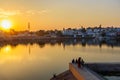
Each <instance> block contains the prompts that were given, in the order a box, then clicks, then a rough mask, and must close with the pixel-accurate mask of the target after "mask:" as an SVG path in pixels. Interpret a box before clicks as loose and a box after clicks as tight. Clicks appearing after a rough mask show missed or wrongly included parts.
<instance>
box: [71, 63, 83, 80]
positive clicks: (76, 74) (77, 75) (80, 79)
mask: <svg viewBox="0 0 120 80" xmlns="http://www.w3.org/2000/svg"><path fill="white" fill-rule="evenodd" d="M69 70H70V71H71V72H72V74H73V75H74V76H75V78H76V79H77V80H84V78H83V76H81V75H80V73H79V72H78V71H77V70H76V69H75V66H74V65H72V63H69Z"/></svg>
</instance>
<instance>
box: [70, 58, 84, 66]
mask: <svg viewBox="0 0 120 80" xmlns="http://www.w3.org/2000/svg"><path fill="white" fill-rule="evenodd" d="M72 63H73V64H77V65H78V67H79V68H82V67H84V64H85V62H84V60H83V59H82V58H81V57H79V58H78V59H76V60H75V59H73V60H72Z"/></svg>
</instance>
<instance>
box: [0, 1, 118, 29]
mask: <svg viewBox="0 0 120 80" xmlns="http://www.w3.org/2000/svg"><path fill="white" fill-rule="evenodd" d="M3 19H9V20H11V21H12V23H13V28H14V29H15V30H24V29H27V23H28V22H30V23H31V30H39V29H62V28H68V27H71V28H79V27H80V26H84V27H89V26H91V27H94V26H98V25H99V24H102V25H103V26H116V27H118V26H120V0H0V21H1V20H3Z"/></svg>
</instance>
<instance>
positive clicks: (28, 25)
mask: <svg viewBox="0 0 120 80" xmlns="http://www.w3.org/2000/svg"><path fill="white" fill-rule="evenodd" d="M28 31H30V22H28Z"/></svg>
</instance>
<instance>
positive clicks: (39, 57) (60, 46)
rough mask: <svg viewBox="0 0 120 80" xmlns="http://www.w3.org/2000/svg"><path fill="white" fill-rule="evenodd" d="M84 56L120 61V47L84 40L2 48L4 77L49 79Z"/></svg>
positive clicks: (0, 79) (0, 68)
mask: <svg viewBox="0 0 120 80" xmlns="http://www.w3.org/2000/svg"><path fill="white" fill-rule="evenodd" d="M79 56H81V57H82V58H83V59H84V60H85V62H110V63H111V62H120V47H119V46H108V45H106V44H103V45H102V46H101V45H89V44H86V45H82V44H81V43H77V44H71V43H51V44H49V43H46V44H44V45H43V44H37V43H34V44H17V45H14V46H13V45H4V46H1V47H0V80H49V79H50V78H51V77H52V75H53V74H54V73H56V74H59V73H61V72H64V71H65V70H68V63H69V62H70V61H71V60H72V59H73V58H78V57H79Z"/></svg>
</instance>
